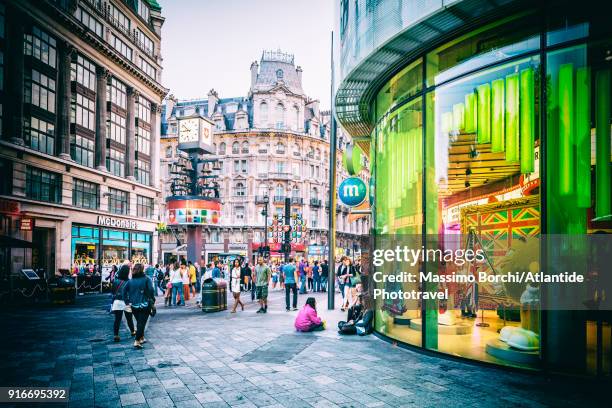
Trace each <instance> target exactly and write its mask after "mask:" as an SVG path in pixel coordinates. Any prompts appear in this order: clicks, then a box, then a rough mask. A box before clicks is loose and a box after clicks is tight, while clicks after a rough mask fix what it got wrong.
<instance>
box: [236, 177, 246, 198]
mask: <svg viewBox="0 0 612 408" xmlns="http://www.w3.org/2000/svg"><path fill="white" fill-rule="evenodd" d="M234 195H236V196H238V197H244V196H245V195H246V187H245V186H244V183H242V182H240V181H239V182H238V183H236V186H235V187H234Z"/></svg>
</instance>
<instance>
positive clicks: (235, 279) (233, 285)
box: [230, 258, 244, 313]
mask: <svg viewBox="0 0 612 408" xmlns="http://www.w3.org/2000/svg"><path fill="white" fill-rule="evenodd" d="M241 270H242V268H241V267H240V261H239V260H238V259H237V258H236V259H234V263H233V265H232V270H231V272H230V277H231V282H230V289H231V291H232V294H233V295H234V307H233V308H232V312H231V313H236V308H237V307H238V305H240V306H241V307H242V310H244V303H242V300H240V283H241V281H240V276H241V274H240V272H241Z"/></svg>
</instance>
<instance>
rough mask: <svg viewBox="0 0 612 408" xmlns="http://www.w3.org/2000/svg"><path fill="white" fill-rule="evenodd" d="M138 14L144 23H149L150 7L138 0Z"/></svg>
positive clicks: (143, 0) (142, 0)
mask: <svg viewBox="0 0 612 408" xmlns="http://www.w3.org/2000/svg"><path fill="white" fill-rule="evenodd" d="M136 7H137V10H136V12H137V13H138V15H139V16H140V17H142V19H143V20H144V21H146V22H147V23H148V22H149V6H148V5H147V3H146V1H145V0H136Z"/></svg>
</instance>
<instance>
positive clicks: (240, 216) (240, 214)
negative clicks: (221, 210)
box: [234, 205, 244, 220]
mask: <svg viewBox="0 0 612 408" xmlns="http://www.w3.org/2000/svg"><path fill="white" fill-rule="evenodd" d="M234 215H235V217H236V220H244V206H242V205H237V206H236V207H234Z"/></svg>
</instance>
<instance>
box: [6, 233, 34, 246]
mask: <svg viewBox="0 0 612 408" xmlns="http://www.w3.org/2000/svg"><path fill="white" fill-rule="evenodd" d="M0 248H34V244H32V243H31V242H30V241H25V240H23V239H19V238H13V237H7V236H5V235H0Z"/></svg>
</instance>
